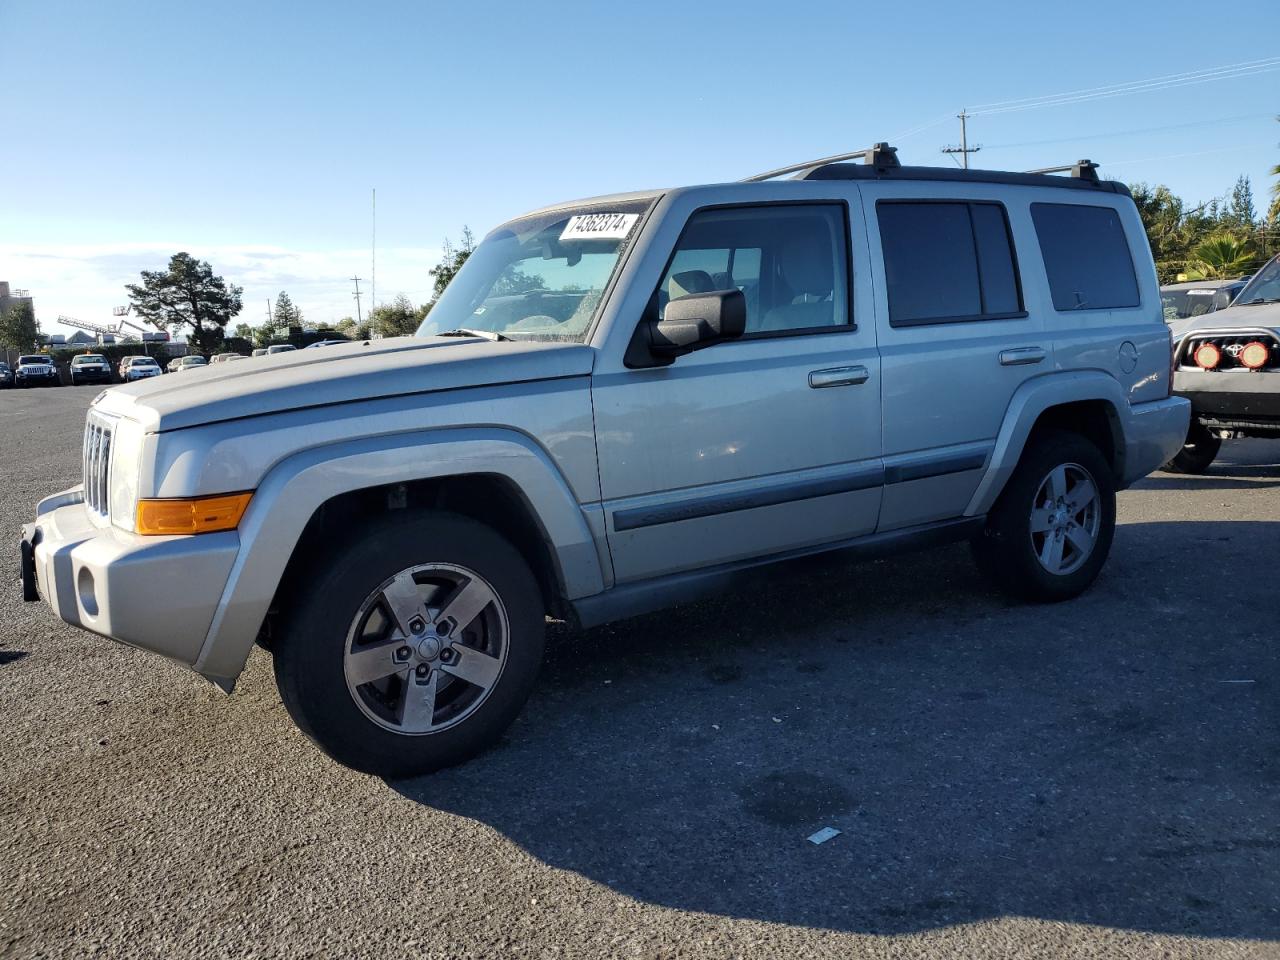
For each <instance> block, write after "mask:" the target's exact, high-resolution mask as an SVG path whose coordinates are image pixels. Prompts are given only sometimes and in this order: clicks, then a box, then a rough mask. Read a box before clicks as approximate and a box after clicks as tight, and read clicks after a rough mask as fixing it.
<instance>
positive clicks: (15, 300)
mask: <svg viewBox="0 0 1280 960" xmlns="http://www.w3.org/2000/svg"><path fill="white" fill-rule="evenodd" d="M24 300H25V301H26V302H27V303H29V304H31V315H32V316H33V317H34V316H35V313H36V305H35V302H34V301H33V300H32V299H31V294H30V292H29V291H26V290H11V289H9V281H8V280H0V313H5V312H7V311H8V310H9V308H10V307H16V306H17V305H18V304H20V303H21V302H22V301H24Z"/></svg>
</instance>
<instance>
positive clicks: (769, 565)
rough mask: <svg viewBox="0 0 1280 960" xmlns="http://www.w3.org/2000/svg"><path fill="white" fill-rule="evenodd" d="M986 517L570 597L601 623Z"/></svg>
mask: <svg viewBox="0 0 1280 960" xmlns="http://www.w3.org/2000/svg"><path fill="white" fill-rule="evenodd" d="M986 519H987V518H986V517H985V516H980V517H958V518H956V519H954V520H943V521H941V522H939V523H929V524H922V525H920V526H916V527H906V528H904V529H902V530H890V531H888V532H887V533H872V534H868V535H867V536H865V537H853V538H852V539H849V540H837V541H836V542H834V543H822V544H818V545H816V546H812V547H804V548H801V549H799V550H788V551H787V552H785V553H776V554H771V555H769V556H766V557H756V558H753V559H750V560H739V561H736V562H734V563H724V564H720V565H718V566H714V567H707V568H706V569H703V570H689V571H685V572H682V573H671V574H667V575H665V576H661V577H653V578H652V579H649V580H638V581H635V582H634V583H624V584H620V585H619V586H616V587H613V588H611V589H609V590H606V591H604V592H603V593H597V594H594V595H592V596H590V597H582V598H580V599H578V600H574V601H571V606H572V607H573V612H574V614H575V615H576V618H577V621H578V625H579V626H580V627H582V628H583V629H586V628H588V627H596V626H599V625H600V624H602V623H612V622H613V621H615V620H626V619H628V618H630V617H638V616H641V615H643V614H646V613H653V612H655V611H657V610H665V609H667V608H668V607H673V606H676V605H677V604H681V603H689V602H690V601H693V600H698V599H701V598H702V597H705V596H708V595H710V594H713V593H721V592H724V591H728V590H737V589H741V588H742V587H743V586H746V585H749V584H750V583H752V582H753V581H755V580H757V579H763V578H764V577H765V576H766V575H770V576H772V575H776V574H777V573H778V572H779V568H784V569H785V568H786V567H787V565H789V564H794V565H796V566H797V567H799V566H800V561H803V560H807V559H809V558H812V557H817V556H830V557H831V558H832V559H833V560H863V559H874V558H878V557H885V556H889V555H891V554H895V553H906V552H909V551H913V550H920V549H924V548H926V547H933V546H940V545H942V544H947V543H955V542H957V541H960V540H967V539H969V538H970V537H972V536H974V535H975V534H977V533H979V532H980V531H981V530H982V527H983V525H984V524H985V523H986Z"/></svg>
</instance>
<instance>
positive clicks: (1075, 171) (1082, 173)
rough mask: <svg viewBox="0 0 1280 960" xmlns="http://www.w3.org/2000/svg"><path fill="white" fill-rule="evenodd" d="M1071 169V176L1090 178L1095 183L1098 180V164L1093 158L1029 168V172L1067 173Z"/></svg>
mask: <svg viewBox="0 0 1280 960" xmlns="http://www.w3.org/2000/svg"><path fill="white" fill-rule="evenodd" d="M1068 171H1070V173H1071V176H1073V177H1075V178H1076V179H1077V180H1089V181H1092V182H1093V183H1097V182H1098V164H1096V163H1094V162H1093V161H1092V160H1077V161H1076V162H1075V163H1068V164H1067V165H1066V166H1063V167H1041V168H1040V169H1039V170H1027V171H1026V172H1027V173H1067V172H1068Z"/></svg>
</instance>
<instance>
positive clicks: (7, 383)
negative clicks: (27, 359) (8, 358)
mask: <svg viewBox="0 0 1280 960" xmlns="http://www.w3.org/2000/svg"><path fill="white" fill-rule="evenodd" d="M12 386H13V371H12V370H10V369H9V365H8V364H7V363H5V362H4V361H3V360H0V388H5V387H12Z"/></svg>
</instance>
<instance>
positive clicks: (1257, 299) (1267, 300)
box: [1239, 297, 1280, 307]
mask: <svg viewBox="0 0 1280 960" xmlns="http://www.w3.org/2000/svg"><path fill="white" fill-rule="evenodd" d="M1254 303H1280V297H1254V298H1253V299H1252V300H1242V301H1240V304H1239V306H1242V307H1247V306H1249V305H1251V304H1254Z"/></svg>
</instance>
